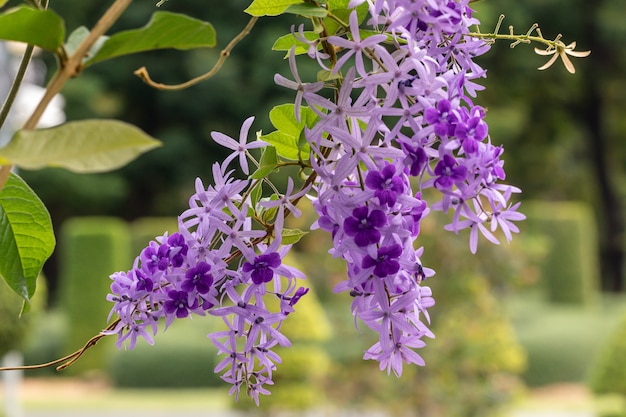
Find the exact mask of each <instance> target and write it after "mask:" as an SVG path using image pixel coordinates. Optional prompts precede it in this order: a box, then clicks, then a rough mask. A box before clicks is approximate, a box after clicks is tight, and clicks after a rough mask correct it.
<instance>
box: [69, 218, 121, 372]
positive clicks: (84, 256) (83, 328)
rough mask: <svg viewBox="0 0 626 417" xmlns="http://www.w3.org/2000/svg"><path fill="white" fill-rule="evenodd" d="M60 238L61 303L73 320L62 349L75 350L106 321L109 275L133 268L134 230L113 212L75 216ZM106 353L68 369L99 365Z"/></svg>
mask: <svg viewBox="0 0 626 417" xmlns="http://www.w3.org/2000/svg"><path fill="white" fill-rule="evenodd" d="M59 243H60V250H61V259H62V263H61V273H60V280H59V287H60V288H59V294H58V295H59V306H60V308H61V309H62V311H63V313H64V314H66V315H67V319H68V321H69V327H68V331H67V334H66V336H65V346H64V349H65V350H66V351H67V352H73V351H75V350H77V349H79V348H81V347H82V346H83V345H84V344H85V343H86V342H87V340H89V339H90V338H91V337H93V336H95V335H96V334H98V332H99V331H100V330H102V329H104V328H105V327H106V326H107V316H108V314H109V311H110V310H111V303H110V302H108V301H107V300H106V294H108V293H109V292H110V289H109V286H110V283H111V281H110V280H109V279H108V276H109V275H110V274H112V273H113V272H115V271H120V270H128V269H129V268H130V266H131V264H132V263H131V259H130V233H129V230H128V227H127V225H126V223H125V222H124V221H122V220H120V219H118V218H115V217H103V216H100V217H76V218H73V219H70V220H68V221H66V222H65V223H64V224H63V228H62V230H61V235H60V241H59ZM90 353H91V352H90ZM104 355H105V352H104V351H103V350H102V349H98V350H96V351H95V352H93V353H91V354H89V355H85V357H84V358H81V360H80V361H79V362H78V363H77V365H76V366H72V367H71V368H70V369H71V371H72V372H75V371H76V372H78V371H85V370H89V369H99V368H101V367H102V361H103V357H104Z"/></svg>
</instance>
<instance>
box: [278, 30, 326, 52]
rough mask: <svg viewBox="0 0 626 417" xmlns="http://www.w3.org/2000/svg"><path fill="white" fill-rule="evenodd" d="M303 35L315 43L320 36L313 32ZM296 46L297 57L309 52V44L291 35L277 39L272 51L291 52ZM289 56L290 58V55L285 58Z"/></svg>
mask: <svg viewBox="0 0 626 417" xmlns="http://www.w3.org/2000/svg"><path fill="white" fill-rule="evenodd" d="M303 35H304V38H305V39H307V40H310V41H313V40H315V39H318V38H319V35H318V34H317V33H315V32H311V31H306V32H303ZM294 45H295V46H296V49H295V54H296V55H302V54H306V53H307V52H308V50H309V45H308V44H306V43H304V42H302V41H299V40H297V39H296V38H295V37H294V36H293V34H291V33H289V34H287V35H283V36H281V37H280V38H278V39H276V42H274V45H272V50H274V51H287V52H289V51H291V47H292V46H294ZM287 56H289V53H287V55H285V57H287Z"/></svg>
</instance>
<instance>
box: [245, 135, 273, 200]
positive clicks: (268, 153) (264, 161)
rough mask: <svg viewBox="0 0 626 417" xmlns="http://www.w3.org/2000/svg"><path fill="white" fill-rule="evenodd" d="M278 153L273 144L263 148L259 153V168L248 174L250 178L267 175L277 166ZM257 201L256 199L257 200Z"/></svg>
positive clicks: (259, 177)
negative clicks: (261, 152) (260, 153)
mask: <svg viewBox="0 0 626 417" xmlns="http://www.w3.org/2000/svg"><path fill="white" fill-rule="evenodd" d="M278 162H279V161H278V155H277V154H276V148H275V147H273V146H267V147H266V148H264V149H263V154H262V155H261V161H259V168H258V169H257V170H256V171H254V172H253V173H252V175H250V178H252V179H256V180H258V179H261V178H265V177H267V176H268V175H269V174H271V173H272V171H274V169H276V167H277V166H278ZM257 201H258V200H257Z"/></svg>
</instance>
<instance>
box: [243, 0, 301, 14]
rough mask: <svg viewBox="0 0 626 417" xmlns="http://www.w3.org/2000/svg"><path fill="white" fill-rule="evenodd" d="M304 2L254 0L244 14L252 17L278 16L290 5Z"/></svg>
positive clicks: (296, 0) (297, 0)
mask: <svg viewBox="0 0 626 417" xmlns="http://www.w3.org/2000/svg"><path fill="white" fill-rule="evenodd" d="M301 3H304V0H254V1H253V2H252V4H251V5H250V7H248V8H247V9H246V10H245V12H246V13H248V14H249V15H252V16H278V15H279V14H283V13H284V12H285V10H287V8H289V6H291V5H292V4H301Z"/></svg>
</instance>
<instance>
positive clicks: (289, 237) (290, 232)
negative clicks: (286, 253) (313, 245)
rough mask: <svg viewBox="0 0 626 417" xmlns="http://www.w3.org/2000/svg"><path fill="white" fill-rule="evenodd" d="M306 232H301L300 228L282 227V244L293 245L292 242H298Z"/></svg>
mask: <svg viewBox="0 0 626 417" xmlns="http://www.w3.org/2000/svg"><path fill="white" fill-rule="evenodd" d="M307 233H308V232H303V231H302V230H300V229H283V232H282V237H283V240H282V243H283V245H293V244H294V243H298V242H299V241H300V239H302V237H303V236H305V235H306V234H307Z"/></svg>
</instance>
